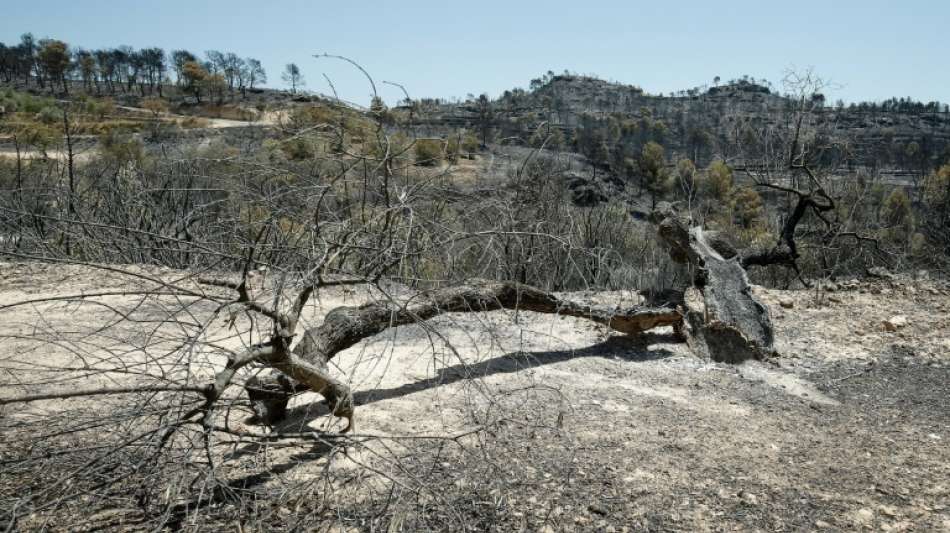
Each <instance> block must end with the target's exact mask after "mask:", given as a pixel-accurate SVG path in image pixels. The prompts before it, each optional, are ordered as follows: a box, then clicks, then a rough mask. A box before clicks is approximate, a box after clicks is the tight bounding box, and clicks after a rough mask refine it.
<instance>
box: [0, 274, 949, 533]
mask: <svg viewBox="0 0 950 533" xmlns="http://www.w3.org/2000/svg"><path fill="white" fill-rule="evenodd" d="M154 273H156V274H157V275H162V276H173V275H174V273H169V272H166V271H155V272H154ZM126 283H127V282H126V281H125V280H123V279H122V278H120V277H115V276H109V275H104V274H103V273H102V272H101V271H96V270H94V269H90V268H86V267H64V266H55V265H39V264H10V263H6V264H0V346H2V347H4V348H3V350H4V351H5V352H8V353H9V352H10V351H11V350H14V351H15V350H18V349H21V347H22V344H18V342H19V341H17V340H16V336H17V335H23V334H24V333H26V332H28V331H30V328H36V327H37V325H38V322H37V316H38V315H37V313H38V311H42V315H43V321H44V323H43V324H42V325H43V327H44V328H52V329H55V328H63V329H70V328H73V329H74V328H77V327H79V326H94V325H95V320H96V315H95V313H79V312H77V309H76V307H74V306H73V307H70V306H66V305H63V304H61V303H42V304H37V305H35V306H28V307H15V308H9V309H3V308H2V306H4V305H8V304H10V303H14V302H18V301H22V300H24V299H28V298H38V297H49V296H55V295H64V294H74V293H79V292H82V291H91V290H103V289H104V288H109V287H119V288H121V287H124V286H125V284H126ZM832 289H833V290H831V291H828V290H825V288H821V289H818V290H809V291H779V290H766V289H761V288H757V289H756V290H757V291H758V293H759V294H760V295H761V296H762V298H763V299H764V300H765V301H766V302H767V303H768V304H769V306H770V308H771V312H772V314H773V320H774V323H775V325H776V329H777V348H778V352H779V354H780V356H779V357H777V358H775V359H773V360H769V361H762V362H748V363H745V364H743V365H738V366H731V365H725V364H719V363H712V362H709V361H703V360H700V359H698V358H696V357H695V356H694V355H692V354H691V353H690V352H689V350H688V349H687V347H686V346H685V345H684V344H683V343H681V342H679V341H678V340H677V339H676V338H675V337H674V336H673V334H672V332H671V331H668V330H666V329H660V330H657V331H654V332H650V333H648V334H645V335H641V336H635V337H627V336H623V335H616V334H612V333H609V332H608V331H606V330H605V329H604V328H602V327H600V326H597V325H596V324H592V323H589V322H586V321H584V320H581V319H574V318H569V317H558V316H552V315H540V314H534V313H528V312H521V313H514V312H504V311H499V312H494V313H487V314H449V315H443V316H441V317H438V318H436V319H434V320H432V321H430V322H429V323H428V325H426V326H422V325H413V326H406V327H400V328H394V329H391V330H389V331H387V332H384V333H382V334H380V335H377V336H376V337H373V338H371V339H369V340H368V341H365V342H363V343H360V344H359V345H357V346H354V347H353V348H351V349H349V350H347V351H345V352H343V353H341V354H340V355H339V356H338V357H337V358H336V359H335V360H334V362H335V363H336V365H338V366H337V368H336V371H338V372H340V373H341V374H342V375H345V376H347V379H349V381H350V383H351V384H352V386H353V388H354V390H355V392H356V400H357V404H358V408H357V415H356V416H357V418H356V423H357V432H356V433H357V435H367V436H376V437H379V436H384V437H393V438H395V439H396V440H394V441H393V442H398V443H400V444H399V446H395V447H393V448H392V450H393V451H392V454H391V455H390V456H387V457H397V458H398V462H392V461H388V460H387V461H382V460H379V461H377V460H376V459H374V457H377V458H378V457H381V456H380V455H374V454H373V453H370V450H371V448H367V449H365V450H356V451H354V452H353V453H352V454H351V455H350V456H349V457H348V458H346V459H343V460H338V461H337V462H335V463H333V464H332V465H331V467H332V468H339V469H352V468H353V464H354V463H357V464H368V465H371V466H373V467H374V469H377V470H378V469H386V468H389V467H391V466H392V465H393V464H398V470H394V471H390V472H388V473H387V475H386V476H385V477H386V478H387V479H393V480H396V482H397V483H396V484H391V485H390V491H389V493H388V495H387V494H386V493H382V492H378V491H376V492H374V491H373V490H369V489H366V490H362V491H361V490H356V489H347V490H354V492H353V497H352V498H351V499H350V501H349V504H347V505H339V506H337V507H336V508H335V509H334V512H333V513H332V516H331V515H326V514H319V515H315V514H308V512H306V509H302V508H301V507H300V504H299V503H298V504H297V505H296V507H288V506H289V505H290V504H288V503H286V502H283V501H275V502H272V505H271V506H270V507H271V508H272V510H273V513H272V514H270V515H268V518H267V519H266V520H265V523H267V524H269V526H270V527H274V528H297V529H300V530H330V529H326V528H329V527H330V526H329V525H327V526H326V528H325V527H324V524H333V525H332V527H335V528H337V529H335V530H336V531H364V530H366V531H368V530H371V529H380V528H382V529H387V528H388V530H390V531H421V530H463V529H464V530H471V531H480V530H495V531H544V532H553V531H644V530H646V531H735V530H738V531H812V530H829V531H834V530H837V531H856V530H873V531H878V530H883V531H950V446H948V441H950V285H948V284H946V283H945V282H941V281H931V280H926V279H925V280H917V281H908V280H905V281H888V280H876V281H860V282H858V281H854V282H843V283H837V284H836V285H835V286H834V287H832ZM377 296H378V295H376V294H373V293H372V291H370V290H369V289H365V288H355V289H352V288H350V289H346V290H343V289H335V290H332V291H327V292H325V293H323V294H321V295H320V297H319V299H318V300H316V301H315V302H314V303H313V305H311V306H310V309H308V314H307V318H308V320H309V321H311V322H312V323H314V324H316V323H319V321H320V320H321V317H322V316H323V315H325V313H326V312H328V311H329V310H331V309H333V308H334V307H336V306H339V305H354V304H357V303H360V302H362V301H365V300H367V299H369V298H373V297H377ZM564 296H566V297H570V298H573V299H580V300H584V299H587V300H594V301H597V302H600V303H607V304H616V305H630V304H632V303H636V302H637V301H638V298H639V297H638V296H637V295H636V294H635V293H633V292H626V291H623V292H621V291H618V292H614V293H597V294H590V293H574V294H569V295H564ZM895 315H904V316H905V317H906V319H907V320H906V325H903V326H900V327H898V328H896V330H894V331H887V330H886V328H885V327H884V326H883V323H884V321H886V320H889V319H891V318H892V317H894V316H895ZM84 321H87V322H88V323H84ZM898 322H900V321H898ZM221 327H222V328H223V327H224V326H221ZM37 355H46V356H48V357H50V358H51V359H50V360H54V359H56V358H57V357H60V356H61V355H62V354H53V353H46V354H37ZM0 394H2V395H7V394H13V392H11V391H10V390H6V391H4V392H2V393H0ZM316 400H317V396H316V395H314V394H303V395H301V396H299V397H297V398H295V400H294V402H293V404H292V406H291V416H290V419H289V420H288V421H287V422H285V423H284V424H283V425H282V426H281V427H279V428H277V430H279V431H299V430H301V429H306V428H310V429H327V428H334V427H339V422H338V421H335V420H332V419H330V417H328V416H327V415H326V410H325V408H314V407H313V406H314V403H315V401H316ZM90 408H94V403H92V404H90ZM15 415H16V413H15V412H14V410H13V409H12V408H11V407H3V408H2V410H0V417H3V416H15ZM489 422H490V423H489ZM480 426H483V427H484V428H485V429H484V431H480V432H475V433H472V434H471V435H469V436H465V437H458V438H457V439H456V440H454V441H453V440H450V441H449V442H448V445H446V442H445V441H444V440H429V439H428V437H434V436H457V435H461V434H463V433H466V434H467V433H468V432H471V431H473V430H474V429H478V428H479V427H480ZM248 427H250V426H248ZM398 439H403V440H398ZM397 448H398V449H397ZM376 450H377V451H378V450H379V449H378V448H377V449H376ZM269 453H270V455H269V456H268V457H269V461H270V463H269V464H270V465H271V466H270V470H269V472H267V473H265V474H264V475H259V474H258V475H254V476H251V475H248V476H247V477H245V478H241V479H240V480H237V479H236V482H238V481H240V482H242V483H244V485H243V486H244V487H248V486H251V485H256V484H272V485H279V484H283V483H290V482H292V481H294V480H300V479H307V478H308V477H311V476H313V477H316V476H318V475H319V474H320V472H321V471H323V469H325V468H327V465H328V461H329V459H328V458H327V457H325V456H324V455H322V454H320V453H313V452H312V451H311V452H304V453H301V452H300V451H299V450H298V451H294V450H290V449H274V450H271V451H270V452H269ZM308 453H310V454H311V455H308ZM247 466H248V472H252V470H251V469H250V463H248V465H247ZM377 477H378V476H377ZM420 480H421V481H424V484H425V486H426V487H427V488H428V490H427V491H426V492H425V494H422V493H418V492H416V493H413V492H412V491H409V490H401V489H399V488H398V487H408V486H410V485H411V484H412V483H413V482H419V481H420ZM371 485H372V484H371V483H368V484H367V487H369V486H371ZM393 494H397V495H400V494H401V496H399V497H398V498H396V497H394V496H393ZM387 498H388V500H387ZM387 502H388V503H387ZM383 503H386V505H383ZM323 512H325V509H324V510H323V511H321V513H323ZM117 513H118V514H123V513H124V511H121V510H114V511H113V512H112V513H111V514H109V513H107V514H103V515H101V516H99V515H97V516H94V517H91V518H92V520H91V521H90V522H88V523H87V524H92V525H91V526H90V527H91V528H100V529H105V530H109V529H116V530H135V529H137V526H136V525H135V524H136V522H135V519H134V516H133V514H134V513H133V511H128V513H125V514H126V516H125V518H123V519H120V520H116V518H115V517H116V514H117ZM96 520H99V522H96ZM324 521H325V522H324ZM238 523H240V519H238ZM96 524H98V525H96ZM212 524H213V522H209V523H205V524H200V523H199V524H193V523H192V524H190V523H188V522H187V521H186V522H183V523H181V524H179V525H180V526H182V527H186V528H188V527H190V528H191V529H197V530H201V529H211V528H212V527H211V525H212ZM227 524H230V525H229V526H228V527H231V528H233V523H232V522H227ZM229 530H231V529H229Z"/></svg>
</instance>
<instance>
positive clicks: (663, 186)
mask: <svg viewBox="0 0 950 533" xmlns="http://www.w3.org/2000/svg"><path fill="white" fill-rule="evenodd" d="M640 171H641V173H642V174H641V176H642V178H641V179H642V183H643V187H645V188H646V189H647V190H648V191H650V202H651V204H652V206H653V207H656V200H657V198H658V197H660V196H662V195H663V194H664V193H665V192H666V191H667V190H668V189H669V185H670V180H669V177H670V176H669V172H667V170H666V155H665V153H664V151H663V147H662V146H660V144H659V143H656V142H654V141H650V142H648V143H646V145H644V146H643V151H642V153H641V155H640Z"/></svg>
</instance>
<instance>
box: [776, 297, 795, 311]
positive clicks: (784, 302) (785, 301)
mask: <svg viewBox="0 0 950 533" xmlns="http://www.w3.org/2000/svg"><path fill="white" fill-rule="evenodd" d="M778 304H779V305H780V306H782V307H784V308H785V309H792V308H794V307H795V300H792V299H791V298H782V299H781V300H779V301H778Z"/></svg>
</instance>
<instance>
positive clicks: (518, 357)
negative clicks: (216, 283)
mask: <svg viewBox="0 0 950 533" xmlns="http://www.w3.org/2000/svg"><path fill="white" fill-rule="evenodd" d="M676 342H680V339H679V338H678V337H676V335H674V334H672V333H652V332H646V333H642V334H640V335H635V336H622V335H616V336H612V337H609V338H608V339H607V340H605V341H603V342H600V343H597V344H595V345H593V346H588V347H586V348H579V349H570V350H553V351H540V352H524V351H517V352H511V353H508V354H505V355H502V356H499V357H495V358H492V359H487V360H485V361H481V362H478V363H472V364H465V363H460V364H457V365H452V366H448V367H445V368H442V369H440V370H439V371H437V372H436V373H435V375H433V376H432V377H429V378H426V379H422V380H419V381H415V382H412V383H406V384H404V385H400V386H398V387H393V388H389V389H372V390H365V391H357V392H355V393H354V394H353V400H354V403H355V404H356V406H357V407H360V406H363V405H368V404H372V403H375V402H380V401H383V400H390V399H393V398H399V397H402V396H406V395H409V394H413V393H416V392H420V391H424V390H427V389H432V388H436V387H442V386H445V385H451V384H453V383H457V382H459V381H466V380H472V379H480V378H485V377H488V376H493V375H497V374H512V373H515V372H519V371H522V370H526V369H530V368H536V367H540V366H544V365H550V364H554V363H561V362H564V361H568V360H571V359H577V358H581V357H606V358H615V359H621V360H623V361H629V362H634V363H642V362H646V361H655V360H659V359H666V358H667V357H670V356H672V355H673V352H671V351H669V350H668V349H666V348H658V349H650V345H651V344H657V343H676ZM328 414H329V409H328V408H327V407H326V405H324V404H323V403H310V404H307V405H301V406H298V407H295V408H292V409H290V410H289V411H288V412H287V418H286V419H285V420H284V421H282V422H281V423H280V424H279V425H277V426H275V428H274V429H275V430H277V431H290V430H298V429H300V428H301V427H303V426H306V425H307V424H308V423H310V422H311V421H313V420H314V419H316V418H319V417H321V416H325V415H328Z"/></svg>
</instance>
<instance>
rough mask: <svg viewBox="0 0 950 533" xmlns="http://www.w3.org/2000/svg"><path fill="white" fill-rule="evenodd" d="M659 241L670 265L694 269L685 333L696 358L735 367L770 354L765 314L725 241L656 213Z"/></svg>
mask: <svg viewBox="0 0 950 533" xmlns="http://www.w3.org/2000/svg"><path fill="white" fill-rule="evenodd" d="M657 218H659V219H661V220H660V222H659V235H660V238H661V239H663V241H664V242H665V243H666V245H667V247H668V248H669V252H670V256H671V257H672V258H673V260H674V261H677V262H680V263H685V264H690V265H692V266H693V267H695V268H696V276H695V284H696V288H695V289H693V290H690V291H687V294H686V297H685V298H684V300H685V304H684V307H685V310H684V311H685V312H684V314H685V323H684V327H683V333H684V335H685V336H686V340H687V343H688V344H689V346H690V348H691V349H692V350H693V351H695V352H696V353H698V354H700V355H702V356H704V357H708V358H710V359H712V360H714V361H721V362H727V363H738V362H742V361H745V360H747V359H762V358H764V357H766V356H768V355H771V354H772V353H773V352H774V348H773V344H774V332H773V328H772V320H771V318H770V316H769V311H768V308H767V307H766V306H765V305H764V304H763V303H762V302H761V301H760V300H759V299H758V298H756V297H755V295H754V294H753V293H752V288H751V286H750V284H749V278H748V277H747V276H746V272H745V269H744V268H743V266H742V262H741V259H740V257H739V255H738V254H737V253H736V252H735V250H734V249H733V248H732V247H731V246H728V243H726V242H725V241H724V240H723V239H719V238H718V237H717V236H716V235H710V233H711V232H705V231H704V230H703V229H702V228H700V227H693V228H688V227H687V225H686V223H685V222H684V221H683V220H681V219H680V218H679V217H678V216H677V215H676V214H675V213H674V212H673V211H672V210H671V209H669V208H667V209H666V210H665V211H663V212H659V213H657Z"/></svg>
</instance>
